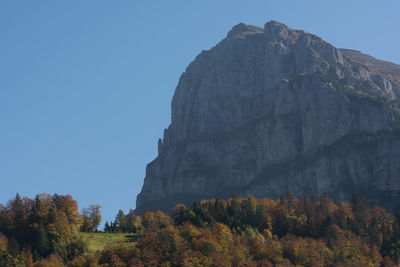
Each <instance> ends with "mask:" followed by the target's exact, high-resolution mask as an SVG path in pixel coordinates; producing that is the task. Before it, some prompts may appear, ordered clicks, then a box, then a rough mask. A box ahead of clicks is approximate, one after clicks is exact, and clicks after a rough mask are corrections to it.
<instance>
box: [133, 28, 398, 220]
mask: <svg viewBox="0 0 400 267" xmlns="http://www.w3.org/2000/svg"><path fill="white" fill-rule="evenodd" d="M399 100H400V66H398V65H395V64H392V63H389V62H385V61H381V60H377V59H375V58H373V57H370V56H368V55H365V54H362V53H360V52H358V51H354V50H347V49H337V48H335V47H334V46H332V45H331V44H329V43H327V42H325V41H323V40H322V39H321V38H319V37H317V36H315V35H312V34H309V33H306V32H304V31H298V30H292V29H290V28H288V27H287V26H285V25H283V24H280V23H278V22H275V21H270V22H268V23H266V24H265V26H264V28H260V27H256V26H250V25H245V24H242V23H241V24H238V25H236V26H235V27H233V28H232V30H231V31H230V32H229V33H228V34H227V37H226V38H225V39H223V40H222V41H221V42H220V43H218V44H217V45H216V46H215V47H213V48H212V49H210V50H208V51H203V52H201V53H200V55H198V56H197V57H196V59H195V60H194V61H193V62H192V63H191V64H190V65H189V66H188V67H187V69H186V71H185V72H184V73H183V74H182V76H181V77H180V80H179V83H178V86H177V88H176V91H175V94H174V97H173V99H172V118H171V125H170V126H169V127H168V129H166V130H165V132H164V137H163V139H162V140H160V141H159V144H158V147H159V154H158V156H157V158H156V159H155V160H154V161H152V162H151V163H149V164H148V165H147V168H146V177H145V180H144V185H143V188H142V191H141V193H140V194H139V195H138V197H137V210H136V211H137V212H139V213H140V212H143V211H144V210H158V209H161V210H164V211H169V210H170V208H172V207H173V206H174V205H175V204H177V203H186V204H188V203H190V202H191V201H193V200H198V199H204V198H214V197H217V198H228V197H231V196H247V195H253V196H255V197H269V198H278V197H279V196H280V195H281V194H282V193H286V192H287V190H290V191H291V193H292V194H293V195H294V196H297V197H303V196H304V195H310V194H312V193H314V194H316V195H319V196H329V197H331V198H333V199H335V200H336V201H342V200H348V199H349V198H350V197H351V195H352V194H354V193H357V194H360V195H364V196H365V197H366V198H367V199H368V201H369V202H370V203H371V204H380V205H383V206H384V207H387V208H391V207H392V205H393V203H394V202H396V201H398V200H399V199H400V198H399V197H400V194H399V193H400V131H399V130H398V125H399V118H400V116H399V114H400V112H399V110H400V108H399V103H400V101H399Z"/></svg>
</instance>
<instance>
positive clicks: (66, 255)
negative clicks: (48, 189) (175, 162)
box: [0, 193, 400, 267]
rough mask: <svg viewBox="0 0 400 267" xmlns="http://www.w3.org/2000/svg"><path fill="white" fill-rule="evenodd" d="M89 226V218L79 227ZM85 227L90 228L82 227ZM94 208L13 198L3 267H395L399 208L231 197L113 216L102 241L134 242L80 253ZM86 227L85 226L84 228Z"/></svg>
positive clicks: (0, 245)
mask: <svg viewBox="0 0 400 267" xmlns="http://www.w3.org/2000/svg"><path fill="white" fill-rule="evenodd" d="M85 217H86V219H85ZM85 220H86V221H85ZM99 220H101V215H100V207H99V206H97V205H93V206H90V207H89V208H88V209H84V210H82V214H80V213H79V212H78V208H77V203H76V201H74V200H73V199H72V198H71V197H70V196H60V195H56V194H55V195H53V196H50V195H46V194H42V195H38V196H36V198H35V199H34V200H31V199H29V198H21V197H20V196H19V195H17V197H16V198H15V199H13V200H11V201H10V202H9V203H8V204H7V205H6V206H0V266H29V267H32V266H34V267H46V266H49V267H50V266H52V267H54V266H56V267H57V266H68V267H87V266H88V267H111V266H117V267H128V266H210V267H211V266H238V267H239V266H254V267H256V266H377V267H378V266H379V267H388V266H398V264H399V256H400V255H399V253H400V251H399V248H400V227H399V226H400V208H398V209H396V210H395V211H394V213H393V214H391V213H388V212H387V211H385V210H384V209H382V208H381V207H378V206H375V207H372V208H371V207H369V206H368V205H367V203H366V201H365V199H364V198H362V197H359V196H356V195H355V196H354V197H353V199H352V200H351V201H350V202H343V203H340V204H336V203H334V202H333V201H332V200H331V199H328V198H324V197H321V198H316V197H311V198H304V199H294V198H292V196H291V194H290V193H288V194H287V195H286V196H284V197H282V198H281V199H278V200H272V199H255V198H253V197H251V196H250V197H247V198H231V199H228V200H218V199H211V200H203V201H194V202H193V203H192V205H191V206H190V207H186V206H185V205H182V204H181V205H177V206H176V207H175V208H174V209H173V210H172V211H171V215H170V216H168V215H166V214H164V213H162V212H159V211H158V212H156V213H153V212H145V213H144V214H142V215H141V216H138V215H135V214H134V212H133V210H130V211H129V212H128V213H127V214H124V212H123V211H122V210H120V211H119V212H118V213H117V216H116V218H115V220H114V221H113V222H111V223H108V222H107V223H106V225H105V228H104V230H105V232H109V233H112V232H118V233H123V232H124V233H136V235H137V236H138V237H139V238H138V241H137V242H136V243H124V242H121V243H119V244H115V245H110V246H107V247H106V248H105V249H103V250H101V251H98V252H97V253H96V254H92V255H87V254H86V249H87V247H86V243H85V241H84V240H82V238H81V235H80V233H79V230H81V231H90V232H92V231H96V230H95V229H96V228H94V225H96V223H97V222H99ZM84 225H86V226H84Z"/></svg>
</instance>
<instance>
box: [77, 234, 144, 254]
mask: <svg viewBox="0 0 400 267" xmlns="http://www.w3.org/2000/svg"><path fill="white" fill-rule="evenodd" d="M81 234H82V236H83V238H84V239H85V240H87V241H88V252H87V254H94V253H96V252H97V251H99V250H102V249H104V248H105V247H106V246H108V245H114V244H118V243H120V242H125V243H135V240H136V237H137V235H136V234H122V233H81Z"/></svg>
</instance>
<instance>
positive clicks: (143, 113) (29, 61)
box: [0, 0, 400, 220]
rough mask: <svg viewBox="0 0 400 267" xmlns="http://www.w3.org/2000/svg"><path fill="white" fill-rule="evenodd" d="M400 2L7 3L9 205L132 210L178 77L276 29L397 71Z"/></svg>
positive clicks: (2, 32)
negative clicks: (248, 36)
mask: <svg viewBox="0 0 400 267" xmlns="http://www.w3.org/2000/svg"><path fill="white" fill-rule="evenodd" d="M399 11H400V1H398V0H393V1H389V0H388V1H365V0H363V1H362V0H358V1H357V0H356V1H348V0H347V1H321V0H315V1H311V0H309V1H306V0H305V1H294V0H292V1H282V0H279V1H278V0H277V1H244V0H243V1H233V0H229V1H228V0H218V1H215V0H213V1H207V0H202V1H194V0H181V1H172V0H171V1H133V0H132V1H128V0H115V1H114V0H113V1H111V0H108V1H103V0H91V1H90V0H85V1H82V0H68V1H54V0H36V1H32V0H29V1H19V0H1V1H0V203H5V202H6V201H7V200H9V199H10V198H12V197H14V196H15V194H16V192H19V193H20V194H21V195H26V196H29V197H34V195H35V194H37V193H42V192H47V193H50V194H53V193H54V192H57V193H59V194H71V195H72V196H73V197H74V198H75V199H76V200H78V201H79V204H80V208H83V207H87V206H88V205H89V204H92V203H93V204H100V205H101V206H102V207H103V209H102V213H103V218H104V219H107V220H110V219H114V218H115V215H116V213H117V211H118V209H120V208H121V209H123V210H124V211H127V210H129V208H135V200H136V195H137V194H138V193H139V191H140V189H141V186H142V183H143V178H144V175H145V167H146V164H147V163H149V162H150V161H152V160H153V159H154V158H155V157H156V154H157V139H158V138H159V137H161V136H162V133H163V129H164V128H166V127H167V126H168V125H169V122H170V104H171V99H172V95H173V92H174V89H175V87H176V85H177V82H178V79H179V76H180V74H181V73H182V72H183V71H184V70H185V68H186V66H187V65H188V64H189V63H190V62H191V61H192V60H193V59H194V57H195V56H196V55H197V54H198V53H200V52H201V50H204V49H209V48H211V47H212V46H214V45H215V44H216V43H217V42H219V41H220V40H221V39H222V38H224V37H225V36H226V33H227V32H228V31H229V30H230V29H231V28H232V26H234V25H236V24H237V23H239V22H244V23H246V24H253V25H258V26H263V25H264V23H265V22H267V21H269V20H272V19H273V20H277V21H280V22H282V23H285V24H287V25H288V26H290V27H292V28H295V29H303V30H305V31H308V32H311V33H314V34H317V35H319V36H320V37H322V38H323V39H325V40H326V41H328V42H330V43H332V44H334V45H335V46H337V47H345V48H353V49H357V50H361V51H363V52H365V53H368V54H370V55H372V56H375V57H377V58H381V59H386V60H389V61H392V62H395V63H400V53H399V47H400V34H399V32H400V30H399V26H400V16H399Z"/></svg>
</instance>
